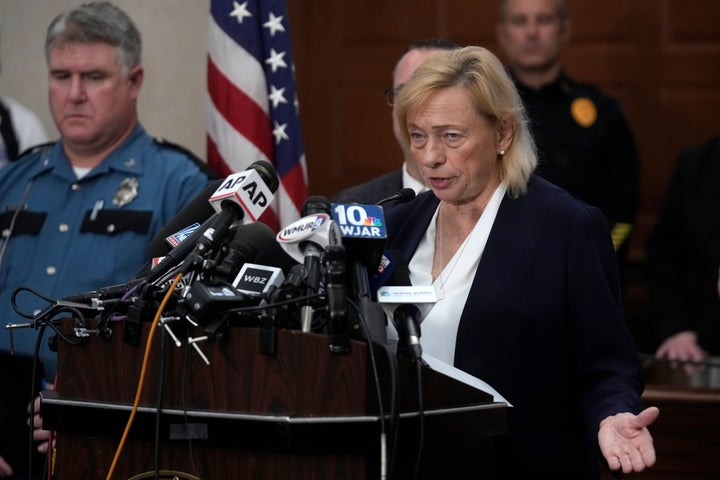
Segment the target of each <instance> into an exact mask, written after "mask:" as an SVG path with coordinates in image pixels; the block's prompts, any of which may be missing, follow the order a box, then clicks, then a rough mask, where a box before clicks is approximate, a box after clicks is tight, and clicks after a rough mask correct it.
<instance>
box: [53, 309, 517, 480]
mask: <svg viewBox="0 0 720 480" xmlns="http://www.w3.org/2000/svg"><path fill="white" fill-rule="evenodd" d="M124 328H125V324H124V323H122V322H119V323H118V324H117V325H115V326H113V334H112V335H111V336H110V338H101V337H90V338H88V339H86V340H85V341H84V342H83V343H81V344H79V345H70V344H67V343H65V342H62V341H60V342H59V345H58V379H57V385H56V390H55V391H47V392H43V394H42V406H41V412H42V415H43V422H44V428H46V429H51V430H54V431H56V432H57V437H56V438H57V443H56V446H57V448H56V457H55V469H54V470H55V478H56V479H57V480H69V479H72V480H81V479H92V480H97V479H104V478H106V475H107V473H108V472H109V470H110V466H111V464H112V460H113V457H114V456H115V452H116V450H117V448H118V445H119V443H120V439H121V437H122V433H123V431H124V429H125V426H126V424H127V422H128V419H129V417H130V413H131V409H132V405H133V402H134V399H135V396H136V391H137V388H138V379H139V378H140V374H141V369H142V360H143V356H144V352H145V343H146V339H147V336H148V331H149V328H150V324H145V325H143V327H142V329H141V338H140V342H139V344H138V346H133V345H129V344H127V343H124V342H123V329H124ZM198 328H199V327H198ZM189 333H190V334H191V335H192V333H193V332H189ZM196 335H197V336H200V335H202V331H201V330H200V331H199V332H196ZM260 335H261V332H260V329H259V328H250V327H233V328H230V329H228V330H227V332H226V333H225V334H224V335H223V336H222V337H221V338H219V339H217V340H216V341H214V342H212V343H208V342H204V343H198V346H199V347H200V348H201V350H202V352H203V354H204V355H205V357H206V358H207V360H208V361H209V364H207V363H206V362H205V360H204V359H203V358H202V356H201V355H200V354H198V352H197V351H196V350H194V349H193V348H192V347H188V346H187V342H186V341H183V342H182V343H183V345H182V346H181V347H176V345H175V344H174V343H172V342H171V339H170V337H169V336H168V335H167V334H166V333H165V332H164V331H163V330H162V329H159V330H158V331H157V332H156V333H155V336H154V339H153V342H152V343H153V345H152V347H151V349H152V350H151V354H150V355H149V358H150V361H149V365H148V366H147V373H146V377H145V381H144V388H143V392H142V396H141V397H140V408H139V409H138V411H137V413H136V416H135V418H134V422H133V423H132V427H131V429H130V433H129V436H128V438H127V441H126V443H125V445H124V447H123V449H122V452H121V454H120V456H119V461H118V463H117V466H116V469H115V472H114V476H113V478H114V479H123V480H125V479H132V480H140V479H144V478H148V479H152V478H155V473H156V470H157V471H159V472H160V478H176V479H180V480H182V479H195V478H198V479H236V478H237V479H278V478H288V479H290V478H292V479H323V478H327V479H358V480H359V479H375V478H380V476H381V475H380V473H381V458H382V457H381V454H380V452H381V442H380V438H381V432H382V430H383V428H382V426H383V423H382V422H381V419H383V418H384V419H386V422H385V425H387V419H389V416H390V406H391V396H392V392H393V391H395V393H396V394H397V399H398V403H397V405H398V408H397V411H398V412H399V414H400V415H399V421H398V422H397V427H398V428H397V434H396V438H397V441H396V455H395V457H394V460H393V466H394V468H393V478H398V479H400V478H409V477H410V476H411V474H412V472H413V469H414V468H415V462H416V457H417V452H418V443H419V438H420V418H421V417H420V415H419V414H418V400H417V399H418V387H417V376H418V369H417V367H416V365H415V364H413V363H411V362H405V361H400V362H398V365H397V367H398V368H397V370H395V369H392V368H391V365H392V362H391V361H390V358H389V355H388V354H387V352H386V350H385V349H383V348H379V347H377V346H375V347H373V351H372V353H373V354H374V355H373V356H374V358H375V361H376V362H375V365H376V368H373V364H372V362H371V355H370V351H369V348H368V346H367V344H365V343H363V342H358V341H352V343H351V349H350V352H349V353H345V354H333V353H330V351H329V348H328V337H326V336H324V335H318V334H310V333H302V332H299V331H291V330H277V332H275V335H274V341H275V343H274V345H275V353H274V354H272V355H268V354H265V353H263V351H265V350H264V349H262V348H261V347H260V345H261V341H260ZM264 341H267V338H265V339H264ZM400 360H402V359H400ZM375 370H377V372H378V375H377V377H378V381H377V382H376V380H375V375H374V374H373V372H374V371H375ZM393 371H395V372H397V375H396V377H397V378H398V383H397V388H396V389H395V390H393V388H392V381H391V380H392V378H393V377H392V375H391V372H393ZM420 374H421V377H422V383H423V397H422V398H423V412H424V413H423V416H422V419H423V424H424V429H423V432H424V435H423V437H422V438H423V439H424V441H423V448H422V456H421V467H420V472H421V475H420V478H428V479H429V478H440V476H443V477H448V476H449V477H451V478H460V477H466V478H467V476H472V475H480V476H482V475H484V474H486V473H488V472H489V471H491V469H492V468H494V466H493V464H492V457H493V445H494V438H495V437H496V436H498V435H502V434H504V433H505V432H506V429H507V408H508V407H507V406H506V404H504V403H494V402H493V400H492V397H491V396H490V395H489V394H487V393H485V392H482V391H480V390H477V389H475V388H473V387H470V386H468V385H466V384H464V383H461V382H459V381H456V380H454V379H451V378H449V377H447V376H444V375H442V374H439V373H438V372H435V371H433V370H431V369H429V368H427V367H422V368H421V369H420ZM378 384H379V386H380V391H381V396H382V403H380V400H379V399H378V393H377V392H378V388H376V385H378ZM380 405H382V409H381V408H380ZM385 431H386V432H387V433H388V436H390V435H389V432H388V430H387V428H386V429H385ZM390 440H392V439H388V441H389V442H390ZM389 453H390V452H388V454H389ZM475 478H477V477H475Z"/></svg>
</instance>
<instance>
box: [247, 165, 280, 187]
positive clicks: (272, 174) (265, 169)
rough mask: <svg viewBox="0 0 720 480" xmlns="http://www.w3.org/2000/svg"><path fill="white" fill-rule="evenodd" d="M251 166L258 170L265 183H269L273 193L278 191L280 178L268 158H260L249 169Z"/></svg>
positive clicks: (268, 185)
mask: <svg viewBox="0 0 720 480" xmlns="http://www.w3.org/2000/svg"><path fill="white" fill-rule="evenodd" d="M250 168H252V169H254V170H256V171H257V172H258V175H260V178H262V179H263V181H264V182H265V185H267V187H268V188H269V189H270V191H271V192H272V193H275V192H277V189H278V188H279V187H280V178H279V177H278V173H277V170H275V167H274V166H273V164H272V163H270V162H268V161H267V160H258V161H256V162H254V163H252V164H251V165H250V166H249V167H248V169H250Z"/></svg>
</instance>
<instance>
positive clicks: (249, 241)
mask: <svg viewBox="0 0 720 480" xmlns="http://www.w3.org/2000/svg"><path fill="white" fill-rule="evenodd" d="M232 230H234V231H235V233H234V235H233V237H232V239H231V240H230V241H229V242H228V244H227V254H226V255H225V257H224V258H223V259H222V261H220V263H219V264H218V265H217V267H216V268H215V271H214V274H215V275H219V276H222V277H224V278H226V279H230V280H232V279H234V278H235V277H236V276H237V274H238V272H239V271H240V268H241V267H242V266H243V264H244V263H246V262H250V261H251V260H253V259H255V258H256V257H257V255H258V253H259V252H260V251H261V250H262V249H263V248H265V246H266V245H267V244H268V243H270V242H274V241H275V232H273V231H272V229H271V228H270V227H268V226H267V225H265V224H264V223H262V222H255V223H248V224H245V225H238V226H237V227H235V228H233V229H231V231H232Z"/></svg>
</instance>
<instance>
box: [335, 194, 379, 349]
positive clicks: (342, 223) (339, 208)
mask: <svg viewBox="0 0 720 480" xmlns="http://www.w3.org/2000/svg"><path fill="white" fill-rule="evenodd" d="M332 213H333V218H334V219H335V223H337V225H338V227H339V229H340V235H341V237H342V243H343V246H344V247H345V250H346V258H347V275H348V278H349V281H348V285H349V296H350V297H351V298H352V299H353V300H354V301H355V302H356V305H357V310H358V312H359V313H358V315H360V316H361V317H362V318H364V319H365V322H366V325H367V330H368V332H367V335H368V336H369V337H370V338H369V339H370V340H372V341H374V342H376V343H379V344H383V345H385V344H387V332H386V326H387V322H386V319H385V313H384V312H383V309H382V307H381V306H380V305H378V304H377V303H375V302H374V301H373V300H372V296H373V292H372V290H371V287H370V280H369V276H368V272H371V273H372V274H373V275H374V274H376V272H378V266H379V265H380V264H381V261H382V257H383V252H384V249H385V243H386V241H387V233H386V230H385V215H384V213H383V209H382V207H380V206H378V205H359V204H356V203H349V204H333V205H332ZM352 312H353V313H354V311H352Z"/></svg>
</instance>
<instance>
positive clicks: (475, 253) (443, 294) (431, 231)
mask: <svg viewBox="0 0 720 480" xmlns="http://www.w3.org/2000/svg"><path fill="white" fill-rule="evenodd" d="M505 191H506V187H505V185H504V184H500V185H499V186H498V187H497V189H495V192H494V193H493V196H492V197H491V198H490V201H489V202H488V204H487V206H486V207H485V210H484V211H483V213H482V215H481V216H480V219H479V220H478V222H477V223H476V224H475V227H474V228H473V230H472V231H471V232H470V234H469V235H468V236H467V238H465V241H464V242H463V243H462V245H460V248H458V250H457V252H455V255H453V257H452V258H451V259H450V262H448V264H447V265H446V266H445V268H444V269H443V271H442V273H441V274H440V275H439V276H438V278H436V279H435V282H433V281H432V265H433V257H434V254H435V232H436V220H437V215H438V210H435V214H434V215H433V218H432V220H431V221H430V225H429V226H428V229H427V231H426V232H425V236H424V237H423V238H422V240H420V244H419V245H418V248H417V250H416V251H415V255H413V257H412V259H411V260H410V265H409V266H410V280H411V282H412V284H413V285H431V284H432V285H433V287H435V291H436V292H437V298H438V301H437V302H436V303H435V304H425V305H418V308H419V309H420V312H421V318H422V320H421V322H422V323H421V326H420V333H421V337H420V344H421V345H422V349H423V353H427V354H429V355H432V356H433V357H435V358H437V359H439V360H442V361H443V362H445V363H448V364H450V365H453V364H454V363H455V362H454V359H455V341H456V337H457V330H458V325H459V323H460V315H461V314H462V311H463V308H464V307H465V301H466V300H467V296H468V293H469V292H470V287H471V286H472V282H473V279H474V277H475V271H476V270H477V266H478V264H479V263H480V257H482V253H483V250H484V249H485V244H486V243H487V239H488V236H489V235H490V230H491V229H492V225H493V222H495V217H496V215H497V212H498V209H499V208H500V203H501V202H502V199H503V197H504V196H505ZM438 209H439V205H438Z"/></svg>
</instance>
